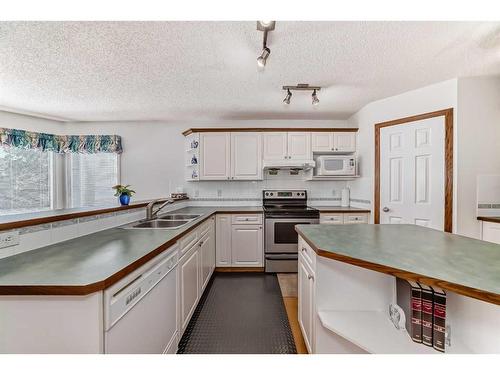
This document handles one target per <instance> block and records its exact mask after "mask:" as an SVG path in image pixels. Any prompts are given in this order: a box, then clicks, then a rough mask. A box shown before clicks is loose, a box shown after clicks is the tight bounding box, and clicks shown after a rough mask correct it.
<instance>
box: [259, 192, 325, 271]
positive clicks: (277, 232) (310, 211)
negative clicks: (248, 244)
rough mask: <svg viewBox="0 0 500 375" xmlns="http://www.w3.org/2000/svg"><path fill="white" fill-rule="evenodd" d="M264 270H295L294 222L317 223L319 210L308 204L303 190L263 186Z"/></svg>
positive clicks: (296, 237)
mask: <svg viewBox="0 0 500 375" xmlns="http://www.w3.org/2000/svg"><path fill="white" fill-rule="evenodd" d="M262 201H263V205H264V219H265V226H264V238H265V240H264V253H265V271H266V272H297V259H298V249H297V246H298V238H299V237H298V234H297V232H296V231H295V225H297V224H318V223H319V211H318V210H316V209H314V208H311V207H307V191H306V190H264V191H263V192H262Z"/></svg>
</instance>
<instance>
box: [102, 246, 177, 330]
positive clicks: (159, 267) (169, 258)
mask: <svg viewBox="0 0 500 375" xmlns="http://www.w3.org/2000/svg"><path fill="white" fill-rule="evenodd" d="M178 260H179V254H178V248H177V245H174V246H173V247H171V248H170V249H168V250H166V251H165V252H163V253H162V254H160V255H158V256H157V257H156V258H154V259H152V260H151V261H149V262H148V263H146V264H145V265H144V266H142V267H140V268H139V269H137V270H136V271H134V272H132V273H131V274H130V275H128V276H126V277H125V278H123V279H122V280H120V281H119V282H117V283H116V284H114V285H112V286H110V287H109V288H108V289H106V290H105V291H104V327H105V330H106V331H107V330H109V329H110V328H111V327H113V325H114V324H115V323H116V322H118V321H119V320H120V319H121V318H122V317H123V316H124V315H125V314H126V313H127V312H128V311H129V310H130V309H132V308H133V307H134V306H135V305H136V304H137V303H139V301H140V300H141V299H142V298H143V297H144V296H145V295H146V294H147V293H148V292H149V291H150V290H151V289H153V288H154V287H155V286H156V284H158V283H159V282H160V281H161V280H162V279H163V278H164V277H165V276H166V275H167V274H168V273H169V272H171V271H172V270H173V269H174V268H175V267H176V266H177V262H178Z"/></svg>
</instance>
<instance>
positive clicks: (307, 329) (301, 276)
mask: <svg viewBox="0 0 500 375" xmlns="http://www.w3.org/2000/svg"><path fill="white" fill-rule="evenodd" d="M298 266H299V267H298V275H297V283H298V285H297V289H298V305H299V306H298V321H299V326H300V329H301V331H302V337H303V338H304V342H305V344H306V347H307V351H308V352H309V353H313V347H312V343H313V319H314V316H313V311H314V306H313V305H314V298H313V296H314V275H313V273H312V272H311V271H310V270H309V267H308V266H307V265H306V264H305V261H304V260H303V259H302V257H301V256H299V265H298Z"/></svg>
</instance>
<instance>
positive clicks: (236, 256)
mask: <svg viewBox="0 0 500 375" xmlns="http://www.w3.org/2000/svg"><path fill="white" fill-rule="evenodd" d="M216 230H217V236H216V239H217V246H216V265H217V267H262V266H263V264H264V235H263V228H262V214H261V213H258V214H256V213H248V214H219V215H217V226H216Z"/></svg>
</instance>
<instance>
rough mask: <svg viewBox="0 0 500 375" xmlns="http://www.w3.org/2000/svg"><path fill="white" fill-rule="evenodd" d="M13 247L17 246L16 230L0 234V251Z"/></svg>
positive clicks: (17, 233)
mask: <svg viewBox="0 0 500 375" xmlns="http://www.w3.org/2000/svg"><path fill="white" fill-rule="evenodd" d="M15 245H19V232H18V231H17V230H16V231H12V232H4V233H0V249H3V248H4V247H9V246H15Z"/></svg>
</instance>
